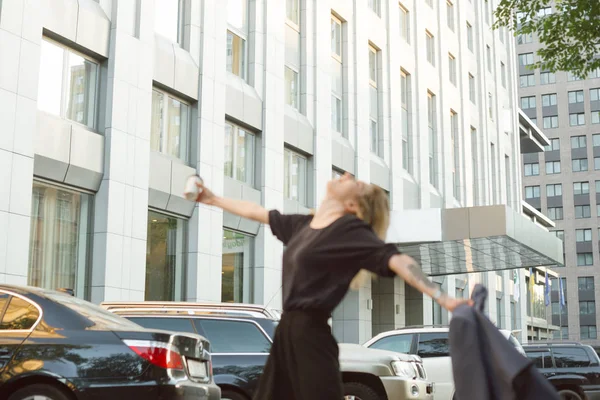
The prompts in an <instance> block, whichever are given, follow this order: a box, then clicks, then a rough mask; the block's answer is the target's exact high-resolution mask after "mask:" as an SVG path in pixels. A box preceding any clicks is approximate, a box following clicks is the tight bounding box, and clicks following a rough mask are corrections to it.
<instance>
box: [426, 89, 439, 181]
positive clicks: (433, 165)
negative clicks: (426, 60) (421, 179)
mask: <svg viewBox="0 0 600 400" xmlns="http://www.w3.org/2000/svg"><path fill="white" fill-rule="evenodd" d="M436 119H437V117H436V97H435V95H434V94H432V93H427V125H428V129H429V183H431V184H432V185H433V187H436V188H437V185H438V178H437V131H436Z"/></svg>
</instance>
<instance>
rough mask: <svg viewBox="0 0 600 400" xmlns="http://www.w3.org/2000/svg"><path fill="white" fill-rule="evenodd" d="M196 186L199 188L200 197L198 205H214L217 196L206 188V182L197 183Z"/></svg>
mask: <svg viewBox="0 0 600 400" xmlns="http://www.w3.org/2000/svg"><path fill="white" fill-rule="evenodd" d="M196 186H198V197H196V201H197V202H198V203H204V204H209V205H210V204H213V202H214V200H215V195H214V193H213V192H211V191H210V189H209V188H207V187H206V186H204V182H196Z"/></svg>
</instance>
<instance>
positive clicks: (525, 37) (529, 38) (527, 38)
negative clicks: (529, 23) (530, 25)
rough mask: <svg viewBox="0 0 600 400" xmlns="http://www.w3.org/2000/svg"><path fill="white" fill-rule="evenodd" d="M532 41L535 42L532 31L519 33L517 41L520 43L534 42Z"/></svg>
mask: <svg viewBox="0 0 600 400" xmlns="http://www.w3.org/2000/svg"><path fill="white" fill-rule="evenodd" d="M532 42H533V34H531V33H527V34H521V35H517V43H518V44H527V43H532Z"/></svg>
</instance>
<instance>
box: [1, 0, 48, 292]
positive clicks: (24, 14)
mask: <svg viewBox="0 0 600 400" xmlns="http://www.w3.org/2000/svg"><path fill="white" fill-rule="evenodd" d="M38 7H39V4H38V2H35V1H22V0H4V1H2V2H0V126H2V127H3V129H2V131H1V132H0V181H1V182H2V189H0V282H3V283H9V284H20V285H21V284H26V283H27V273H28V268H29V231H30V216H31V193H32V184H33V140H34V135H35V133H36V131H37V123H36V121H37V96H38V80H39V63H40V40H41V37H42V25H41V12H40V11H39V10H38Z"/></svg>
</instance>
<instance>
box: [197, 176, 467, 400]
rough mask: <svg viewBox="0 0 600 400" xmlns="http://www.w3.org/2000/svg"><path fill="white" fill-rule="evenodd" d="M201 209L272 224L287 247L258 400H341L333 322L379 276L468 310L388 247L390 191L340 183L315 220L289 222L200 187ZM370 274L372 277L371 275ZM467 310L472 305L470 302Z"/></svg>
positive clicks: (305, 217) (295, 217)
mask: <svg viewBox="0 0 600 400" xmlns="http://www.w3.org/2000/svg"><path fill="white" fill-rule="evenodd" d="M198 186H199V189H201V191H200V195H198V198H197V201H199V202H202V203H205V204H209V205H213V206H216V207H220V208H222V209H223V210H225V211H229V212H230V213H233V214H236V215H239V216H241V217H244V218H249V219H252V220H254V221H258V222H261V223H263V224H269V225H270V227H271V231H272V233H273V234H274V235H275V236H276V237H277V238H278V239H279V240H281V241H282V242H283V244H284V245H285V246H286V249H285V251H284V253H283V271H282V275H283V285H282V293H283V315H282V317H281V321H280V322H279V325H278V327H277V330H276V332H275V337H274V341H273V346H272V348H271V353H270V355H269V359H268V361H267V365H266V366H265V370H264V372H263V374H262V376H261V380H260V383H259V388H258V390H257V392H256V394H255V397H254V398H255V399H257V400H340V399H342V398H343V395H342V380H341V374H340V369H339V362H338V351H339V350H338V345H337V342H336V341H335V339H334V338H333V335H332V334H331V328H330V327H329V325H328V323H327V321H328V319H329V318H330V316H331V313H332V312H333V310H334V308H335V307H336V306H337V305H338V304H339V303H340V302H341V301H342V299H343V298H344V296H345V294H346V292H347V291H348V287H353V288H358V287H360V285H361V283H362V282H363V281H364V279H365V278H368V277H369V273H368V272H367V271H370V272H371V273H375V274H377V275H381V276H390V277H391V276H394V275H399V276H400V277H401V278H403V279H404V280H405V281H406V282H407V283H408V284H409V285H412V286H414V287H415V288H416V289H418V290H420V291H421V292H423V293H425V294H427V295H429V296H431V297H432V298H433V299H435V301H437V302H438V303H439V304H440V305H441V306H442V307H445V308H446V309H448V310H450V311H452V310H454V308H455V307H456V306H458V305H459V304H461V303H463V301H458V300H456V299H453V298H450V297H449V296H447V295H446V294H444V293H442V292H441V291H440V290H439V288H438V287H437V285H435V284H433V283H432V282H431V281H430V280H429V279H428V278H427V276H426V275H425V274H424V273H423V272H422V271H421V269H420V268H419V267H418V266H417V263H416V262H415V260H414V259H413V258H411V257H409V256H408V255H405V254H400V252H399V251H398V249H397V247H396V246H395V245H393V244H386V243H385V242H384V241H383V239H384V238H385V233H386V231H387V228H388V225H389V203H388V199H387V196H386V194H385V193H384V192H383V190H382V189H381V188H379V187H377V186H375V185H370V184H366V183H364V182H361V181H357V180H354V179H353V178H352V177H351V175H349V174H345V175H344V176H343V177H341V178H339V179H337V180H332V181H330V182H329V183H328V185H327V195H326V197H325V199H324V200H323V202H322V203H321V206H320V207H319V209H318V210H317V211H316V213H315V214H314V215H282V214H280V213H279V212H278V211H277V210H271V211H267V210H266V209H264V208H263V207H261V206H260V205H258V204H254V203H249V202H246V201H241V200H232V199H226V198H223V197H217V196H215V195H214V194H213V193H212V192H211V191H210V190H209V189H207V188H206V187H204V185H203V184H201V183H200V184H198ZM365 270H367V271H365ZM465 302H466V301H465Z"/></svg>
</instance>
